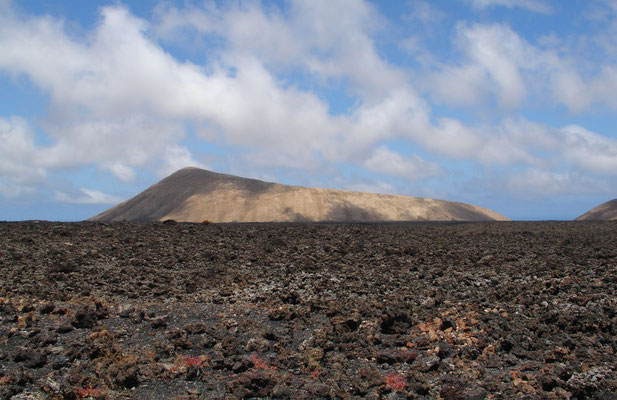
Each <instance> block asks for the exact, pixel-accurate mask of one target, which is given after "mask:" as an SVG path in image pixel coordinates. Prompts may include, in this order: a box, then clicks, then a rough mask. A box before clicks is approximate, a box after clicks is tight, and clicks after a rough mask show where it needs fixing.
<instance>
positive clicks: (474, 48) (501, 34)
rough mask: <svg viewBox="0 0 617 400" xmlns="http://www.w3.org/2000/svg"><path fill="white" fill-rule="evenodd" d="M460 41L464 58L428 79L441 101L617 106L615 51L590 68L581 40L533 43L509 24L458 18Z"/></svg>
mask: <svg viewBox="0 0 617 400" xmlns="http://www.w3.org/2000/svg"><path fill="white" fill-rule="evenodd" d="M616 32H617V29H616ZM582 39H585V40H584V41H585V42H587V41H589V42H593V41H594V39H593V38H591V37H588V38H582ZM455 43H456V46H457V48H458V49H459V50H460V52H461V54H462V58H461V59H460V60H458V61H457V62H455V63H452V62H448V63H443V64H441V65H439V66H438V68H437V70H436V71H431V72H429V73H428V79H426V80H425V81H424V86H426V88H427V89H428V91H430V92H431V93H432V95H433V98H434V99H435V100H437V101H439V102H442V103H446V104H453V105H457V106H460V105H464V106H471V105H475V106H478V105H486V104H489V103H491V102H492V101H493V98H495V99H497V101H498V102H499V104H500V106H501V107H502V108H504V109H514V108H519V107H521V106H524V105H525V103H526V102H527V101H528V99H529V98H532V97H533V98H540V99H542V101H545V102H547V103H553V104H558V105H565V106H566V107H567V108H568V109H569V110H571V111H573V112H577V113H580V112H583V111H586V110H588V109H589V108H591V107H592V106H594V105H602V106H605V107H609V108H612V109H617V100H616V98H615V96H613V95H612V93H615V90H617V65H616V64H615V63H611V62H610V61H608V60H611V59H613V57H612V56H611V57H608V58H606V61H604V62H600V63H597V64H596V65H594V67H593V68H590V67H589V65H586V64H585V62H584V61H583V60H581V58H580V56H579V55H578V52H579V51H580V50H579V48H577V47H576V46H571V47H568V44H567V43H565V44H564V43H561V42H559V41H558V42H557V43H552V41H550V40H539V42H538V43H531V42H529V41H528V40H526V39H524V38H522V37H521V36H520V35H519V34H518V33H517V32H515V31H514V30H512V28H511V27H510V26H508V25H506V24H491V25H485V24H473V25H468V24H464V23H463V24H459V25H458V26H457V29H456V32H455ZM594 54H596V56H597V51H595V52H594Z"/></svg>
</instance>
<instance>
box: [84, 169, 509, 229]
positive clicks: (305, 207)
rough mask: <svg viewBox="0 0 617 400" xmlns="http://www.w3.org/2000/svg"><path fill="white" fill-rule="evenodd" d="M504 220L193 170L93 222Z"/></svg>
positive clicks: (448, 207)
mask: <svg viewBox="0 0 617 400" xmlns="http://www.w3.org/2000/svg"><path fill="white" fill-rule="evenodd" d="M165 219H174V220H176V221H184V222H202V221H204V220H208V221H211V222H301V221H306V222H311V221H333V222H383V221H505V220H508V219H507V218H506V217H504V216H503V215H500V214H498V213H496V212H494V211H491V210H488V209H486V208H482V207H478V206H474V205H470V204H464V203H457V202H451V201H444V200H434V199H425V198H418V197H409V196H398V195H386V194H374V193H362V192H350V191H344V190H334V189H315V188H305V187H299V186H288V185H281V184H278V183H270V182H263V181H260V180H256V179H247V178H241V177H238V176H233V175H226V174H219V173H216V172H211V171H206V170H203V169H199V168H194V167H188V168H183V169H181V170H179V171H176V172H175V173H173V174H172V175H170V176H168V177H167V178H165V179H163V180H162V181H160V182H158V183H156V184H154V185H152V186H150V187H149V188H148V189H146V190H145V191H143V192H142V193H140V194H138V195H137V196H135V197H133V198H131V199H129V200H127V201H125V202H123V203H121V204H118V205H117V206H115V207H113V208H110V209H109V210H107V211H105V212H103V213H101V214H99V215H96V216H94V217H92V218H90V220H91V221H123V220H127V221H154V220H165Z"/></svg>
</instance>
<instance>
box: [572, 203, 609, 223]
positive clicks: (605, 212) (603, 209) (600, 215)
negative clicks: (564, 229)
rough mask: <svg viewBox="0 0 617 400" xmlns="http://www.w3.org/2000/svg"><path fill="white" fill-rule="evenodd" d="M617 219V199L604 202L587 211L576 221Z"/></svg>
mask: <svg viewBox="0 0 617 400" xmlns="http://www.w3.org/2000/svg"><path fill="white" fill-rule="evenodd" d="M611 220H617V199H614V200H610V201H607V202H606V203H602V204H600V205H599V206H597V207H596V208H593V209H591V210H589V211H587V212H586V213H585V214H583V215H581V216H580V217H578V218H577V219H576V221H611Z"/></svg>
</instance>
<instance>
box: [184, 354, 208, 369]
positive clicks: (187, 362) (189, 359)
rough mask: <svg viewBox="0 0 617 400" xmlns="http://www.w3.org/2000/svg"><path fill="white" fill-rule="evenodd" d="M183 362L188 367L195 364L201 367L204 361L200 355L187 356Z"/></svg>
mask: <svg viewBox="0 0 617 400" xmlns="http://www.w3.org/2000/svg"><path fill="white" fill-rule="evenodd" d="M183 364H184V366H186V367H191V366H193V365H196V366H198V367H200V366H201V364H203V362H202V361H201V360H200V359H199V358H198V357H193V356H186V359H185V360H184V363H183Z"/></svg>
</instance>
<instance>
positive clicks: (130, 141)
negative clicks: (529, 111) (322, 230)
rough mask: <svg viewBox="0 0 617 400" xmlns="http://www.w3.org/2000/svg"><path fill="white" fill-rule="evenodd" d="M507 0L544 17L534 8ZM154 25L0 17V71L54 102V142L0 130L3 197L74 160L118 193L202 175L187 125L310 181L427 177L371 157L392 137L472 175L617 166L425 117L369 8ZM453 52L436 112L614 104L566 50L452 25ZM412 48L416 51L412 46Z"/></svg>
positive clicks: (180, 15) (601, 76)
mask: <svg viewBox="0 0 617 400" xmlns="http://www.w3.org/2000/svg"><path fill="white" fill-rule="evenodd" d="M477 3H478V5H477V7H488V6H489V5H491V4H492V5H502V6H514V3H512V2H508V1H501V2H495V1H493V2H487V1H485V2H477ZM489 3H490V4H489ZM498 3H499V4H498ZM170 4H172V5H170ZM414 4H416V6H415V7H416V8H415V11H414V12H415V15H414V18H417V19H418V18H419V19H424V20H426V19H431V18H432V19H435V18H437V16H436V15H437V14H435V13H433V14H431V12H434V11H435V10H434V8H433V7H432V6H430V5H429V4H430V3H427V2H419V3H414ZM517 4H518V5H519V6H522V7H525V8H527V9H530V10H533V11H541V9H540V8H538V5H539V4H541V3H539V2H535V1H526V2H525V1H524V2H519V3H517ZM534 5H535V6H534ZM533 7H536V9H534V8H533ZM155 21H156V22H155V23H154V25H151V24H150V23H148V22H147V21H145V20H143V19H140V18H137V17H135V16H134V15H132V14H131V13H130V12H129V11H128V10H127V9H126V8H124V7H121V6H112V7H105V8H102V9H101V20H100V21H99V23H98V24H96V25H95V27H94V28H92V30H91V31H89V32H87V34H86V35H84V36H83V37H76V36H74V35H70V34H68V33H67V32H66V28H65V26H64V23H63V22H62V21H61V20H58V19H54V18H52V17H37V16H27V15H22V14H19V13H16V12H14V11H11V10H10V9H7V11H6V12H3V13H1V14H0V48H2V52H0V71H2V72H4V73H7V74H10V75H15V76H27V77H28V78H29V80H31V81H32V82H33V83H34V84H35V85H36V86H37V87H39V88H41V89H42V90H43V91H44V92H45V93H48V94H49V96H50V106H49V110H48V113H47V116H46V117H45V118H44V119H43V120H41V122H40V126H41V127H42V128H43V129H44V130H45V132H46V133H47V134H48V135H49V137H50V139H51V141H52V144H51V145H48V146H46V147H40V146H36V145H35V143H34V139H33V138H34V136H33V133H32V131H31V129H30V128H29V127H28V126H27V123H26V122H25V121H21V122H20V121H19V120H0V134H1V135H4V136H3V137H2V138H3V144H4V143H5V142H6V143H7V144H6V145H5V146H4V147H3V148H0V156H2V158H0V179H2V180H1V181H0V188H1V190H2V192H3V193H5V194H6V193H9V192H17V189H15V187H19V185H22V182H26V183H27V182H36V181H37V180H40V179H41V178H42V177H44V176H45V174H46V171H51V170H58V169H62V168H75V167H80V166H83V165H92V164H96V165H98V167H99V168H100V169H101V170H104V171H109V172H110V173H111V174H113V175H114V176H115V177H116V178H117V179H118V180H119V181H121V182H132V181H134V180H135V178H136V172H135V171H136V169H137V168H138V167H143V166H149V167H153V168H155V169H158V170H157V173H158V174H159V175H160V176H162V175H164V174H167V173H169V172H173V170H175V169H178V168H181V167H184V166H187V165H197V166H200V165H202V164H200V163H199V162H198V161H199V160H195V158H194V156H193V154H191V152H190V149H189V148H186V147H183V146H180V145H179V144H178V143H179V142H180V140H181V139H182V138H183V136H184V127H185V126H186V122H189V123H190V124H191V125H193V126H195V127H196V129H195V130H196V132H197V135H200V137H202V138H203V139H206V140H210V141H216V142H217V144H219V145H221V147H225V146H229V147H232V148H233V147H241V148H242V149H244V153H241V154H240V155H234V156H233V157H235V158H234V159H235V160H239V161H240V162H241V163H243V165H244V166H243V167H242V168H243V169H244V170H248V169H250V168H251V167H254V166H257V167H260V168H263V169H264V170H265V169H266V168H267V167H270V168H271V169H272V168H275V167H291V168H298V169H303V170H312V171H314V170H317V169H321V168H324V169H325V168H327V167H328V166H331V165H333V164H336V163H349V164H353V165H363V166H365V167H366V168H367V169H369V170H372V171H379V172H382V173H386V174H390V175H393V176H403V177H407V178H408V179H414V178H417V177H428V176H436V175H438V173H439V172H440V171H441V169H440V167H439V166H438V165H437V164H435V163H431V162H428V161H426V160H423V159H421V158H419V157H415V156H411V157H408V158H405V157H403V156H402V155H401V154H399V153H397V152H396V149H388V148H386V147H378V144H379V143H381V142H384V141H386V140H388V139H393V138H394V139H401V140H409V141H411V142H413V143H415V144H417V145H420V146H422V147H423V149H424V150H426V151H429V152H431V153H434V154H437V155H440V156H443V157H446V158H450V159H456V160H471V161H474V162H477V163H480V164H481V165H483V166H493V165H514V164H522V165H524V166H525V167H529V168H533V169H534V170H536V169H537V170H541V168H546V169H550V168H555V165H563V164H565V165H566V166H567V167H568V168H570V169H577V170H581V171H586V172H589V173H605V174H610V173H611V172H610V171H611V169H612V168H613V169H614V170H617V168H614V167H615V164H614V161H613V160H614V159H615V153H614V152H613V149H614V144H613V142H612V141H611V140H608V139H606V140H604V138H602V137H601V136H599V135H597V134H594V133H592V132H588V131H584V132H583V131H580V130H577V129H573V128H571V127H568V128H564V129H563V130H560V129H554V128H549V127H546V126H541V125H539V124H533V123H531V122H529V121H526V120H523V119H521V120H512V119H504V120H503V121H502V122H501V123H498V124H492V125H482V124H476V125H475V126H473V125H470V124H465V123H463V122H461V121H460V120H457V119H454V118H443V117H441V118H437V117H435V118H432V116H431V113H430V111H431V110H430V106H429V103H427V102H426V101H425V100H424V99H422V98H421V97H420V95H419V94H418V93H417V91H416V88H414V87H413V86H412V85H411V84H410V82H409V77H408V74H407V72H406V71H404V70H403V69H402V68H399V67H397V66H395V65H392V64H391V63H389V62H388V61H387V60H386V59H385V58H384V57H383V56H381V55H380V53H379V51H378V49H377V47H376V44H375V41H374V40H373V38H372V34H374V33H375V32H376V31H377V30H378V29H380V26H381V24H382V21H381V20H380V17H379V15H378V13H377V12H376V10H375V9H374V7H373V6H372V5H371V4H369V3H366V2H358V1H351V0H349V1H341V2H335V3H332V2H330V1H326V0H320V1H310V2H306V1H299V0H298V1H292V2H290V3H289V5H288V7H285V8H278V6H274V5H270V6H268V7H266V6H263V5H262V4H260V3H243V2H233V3H225V4H223V5H217V4H216V3H214V2H212V3H210V2H207V3H205V4H204V5H203V6H199V7H197V6H186V7H185V8H178V7H176V6H174V5H173V3H164V4H163V5H161V6H159V8H158V9H157V18H156V20H155ZM375 21H377V22H375ZM187 38H188V39H189V41H190V43H191V44H194V43H209V42H210V41H212V40H215V41H216V43H217V45H213V46H207V47H206V49H207V53H208V54H207V59H206V62H205V65H195V64H193V63H191V62H189V61H179V60H178V59H176V58H174V56H173V55H172V54H170V53H169V52H167V51H166V50H165V48H164V47H163V46H162V45H161V43H164V42H165V41H167V40H181V41H182V40H185V39H187ZM157 40H160V41H157ZM414 40H415V39H414ZM418 40H419V39H418ZM456 43H457V46H458V49H459V50H460V51H461V54H462V55H463V57H462V59H461V60H457V61H455V62H450V63H444V64H442V65H439V66H437V67H438V68H437V67H435V66H434V67H433V68H437V69H438V70H437V71H433V72H430V73H429V77H430V78H431V79H426V81H427V82H434V83H433V84H432V87H431V88H430V90H431V91H432V93H433V95H434V96H435V98H437V99H439V100H440V101H443V102H444V103H454V104H469V103H472V104H476V105H478V104H482V103H485V102H487V101H489V102H492V101H493V100H494V99H497V100H498V101H499V103H500V104H501V106H502V108H504V109H506V110H508V109H513V108H516V107H519V106H521V105H523V104H524V103H525V101H526V99H527V98H528V97H530V95H531V94H533V95H536V94H537V93H538V92H540V93H541V94H544V95H548V96H552V98H553V99H554V101H555V102H556V103H562V104H565V105H567V106H568V107H569V108H570V109H573V110H583V109H586V108H588V107H590V106H591V105H592V104H594V103H598V102H601V103H603V104H607V105H609V106H611V107H615V108H617V100H615V96H614V95H613V94H614V93H615V91H617V87H616V86H615V85H616V84H615V82H617V72H615V71H617V68H614V67H611V66H610V65H606V66H604V67H603V68H600V69H598V70H595V71H592V73H591V74H587V75H584V74H582V73H580V71H579V67H578V66H577V65H576V63H574V62H573V61H572V60H571V59H570V58H569V57H568V56H567V55H564V53H563V52H558V51H555V50H553V49H552V47H551V45H546V46H542V45H534V44H532V43H530V42H528V41H526V40H525V39H524V38H522V37H521V36H519V35H518V34H517V33H516V32H514V31H513V30H512V28H510V27H509V26H507V25H505V24H494V25H479V24H475V25H465V24H461V25H459V26H458V28H457V30H456ZM408 45H409V46H411V47H410V48H413V49H416V50H414V51H417V49H418V48H420V49H422V48H423V46H421V45H420V44H418V43H417V40H416V41H415V42H414V43H412V42H409V43H408ZM204 52H206V50H204ZM429 59H430V57H426V58H425V60H429ZM281 72H283V73H285V72H293V73H299V74H302V75H303V76H306V78H307V81H310V82H311V83H314V84H315V85H317V86H326V87H327V86H328V85H329V84H331V83H332V82H334V83H335V84H336V85H340V86H343V87H344V88H345V89H346V90H347V92H346V94H348V95H350V96H353V97H354V100H356V103H355V104H354V106H353V107H352V109H351V110H350V111H349V112H348V113H345V114H341V115H332V114H331V113H330V110H329V105H328V104H327V103H326V102H325V101H324V100H323V99H322V98H320V97H319V96H318V95H317V94H316V93H315V92H313V91H312V90H311V88H310V87H309V88H308V89H306V88H300V87H298V86H294V84H293V82H292V83H291V84H290V82H286V81H284V80H282V79H280V78H279V76H282V75H284V74H280V73H281ZM309 86H310V85H309ZM493 98H494V99H493ZM2 124H4V125H2ZM367 154H368V155H369V156H368V158H366V155H367ZM591 155H598V157H595V158H594V157H591ZM551 173H555V172H554V171H552V172H551ZM559 173H563V172H562V171H559V172H558V174H559ZM11 176H15V177H20V178H13V177H11ZM556 176H557V177H558V176H559V175H556ZM556 179H557V178H555V176H553V180H556ZM557 180H558V179H557ZM536 181H541V179H540V178H537V179H536ZM26 183H24V184H23V185H22V186H23V187H26V186H25V185H26ZM102 195H103V194H101V193H98V194H97V193H94V192H89V193H88V192H83V191H82V192H80V193H78V194H77V195H74V196H70V197H69V198H70V199H73V200H75V199H79V200H83V201H94V200H92V199H99V200H100V199H104V196H102ZM58 196H60V197H59V198H63V197H62V196H63V194H62V193H61V194H59V195H58ZM64 199H65V200H66V198H64Z"/></svg>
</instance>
